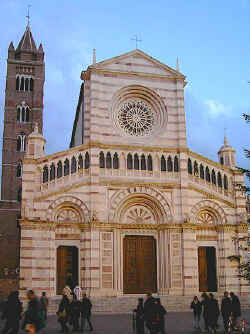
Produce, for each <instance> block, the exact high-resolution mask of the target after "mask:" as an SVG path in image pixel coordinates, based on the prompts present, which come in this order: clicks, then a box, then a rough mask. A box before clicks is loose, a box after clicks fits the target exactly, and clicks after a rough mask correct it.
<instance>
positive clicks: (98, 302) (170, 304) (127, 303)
mask: <svg viewBox="0 0 250 334" xmlns="http://www.w3.org/2000/svg"><path fill="white" fill-rule="evenodd" d="M139 297H140V296H121V297H92V298H91V302H92V304H93V308H92V312H93V313H131V312H132V311H133V309H134V308H135V307H136V305H137V302H138V298H139ZM160 298H161V302H162V305H163V306H164V307H165V308H166V310H167V311H168V312H186V311H191V310H190V303H191V301H192V300H193V296H160ZM60 300H61V297H54V298H51V299H50V304H49V309H48V313H49V314H55V313H56V312H57V310H58V305H59V303H60ZM220 300H221V298H219V303H220ZM240 300H241V306H242V309H249V308H250V296H241V297H240Z"/></svg>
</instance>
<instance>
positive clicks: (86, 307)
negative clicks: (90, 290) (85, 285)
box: [81, 293, 93, 332]
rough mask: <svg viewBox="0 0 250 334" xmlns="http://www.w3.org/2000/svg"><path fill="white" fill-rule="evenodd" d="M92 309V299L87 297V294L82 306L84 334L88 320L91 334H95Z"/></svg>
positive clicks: (84, 296)
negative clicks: (93, 333) (92, 333)
mask: <svg viewBox="0 0 250 334" xmlns="http://www.w3.org/2000/svg"><path fill="white" fill-rule="evenodd" d="M91 309H92V303H91V301H90V299H89V298H88V297H87V295H86V293H84V294H83V298H82V305H81V331H82V332H83V331H84V329H85V323H86V320H87V322H88V325H89V330H90V332H93V326H92V323H91V319H90V318H91Z"/></svg>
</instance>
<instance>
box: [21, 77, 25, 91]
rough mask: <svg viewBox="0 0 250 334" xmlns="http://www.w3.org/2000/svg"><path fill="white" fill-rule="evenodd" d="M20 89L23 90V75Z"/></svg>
mask: <svg viewBox="0 0 250 334" xmlns="http://www.w3.org/2000/svg"><path fill="white" fill-rule="evenodd" d="M20 90H24V77H21V83H20Z"/></svg>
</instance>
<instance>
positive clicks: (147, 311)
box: [144, 292, 155, 330]
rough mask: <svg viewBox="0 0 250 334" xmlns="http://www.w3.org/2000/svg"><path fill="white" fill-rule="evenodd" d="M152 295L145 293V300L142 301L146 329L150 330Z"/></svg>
mask: <svg viewBox="0 0 250 334" xmlns="http://www.w3.org/2000/svg"><path fill="white" fill-rule="evenodd" d="M154 301H155V299H154V297H153V296H152V293H151V292H149V293H147V296H146V300H145V302H144V320H145V324H146V327H147V329H148V330H150V327H151V324H150V321H151V311H152V306H153V304H154Z"/></svg>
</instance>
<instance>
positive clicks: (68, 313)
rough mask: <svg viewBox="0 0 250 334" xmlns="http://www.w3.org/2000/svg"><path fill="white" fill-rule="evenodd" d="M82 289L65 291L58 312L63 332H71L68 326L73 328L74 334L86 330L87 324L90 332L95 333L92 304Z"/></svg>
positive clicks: (66, 288) (67, 287) (76, 288)
mask: <svg viewBox="0 0 250 334" xmlns="http://www.w3.org/2000/svg"><path fill="white" fill-rule="evenodd" d="M81 294H82V293H81V288H80V287H75V288H74V290H73V292H72V290H71V289H70V287H69V286H66V287H65V288H64V289H63V295H62V299H61V301H60V304H59V308H58V311H57V316H58V322H59V323H60V325H61V332H62V333H67V332H68V331H69V327H68V325H71V326H72V331H73V332H78V331H81V332H83V331H84V330H85V325H86V322H87V323H88V326H89V330H90V331H91V332H92V331H93V325H92V323H91V309H92V303H91V301H90V299H89V298H87V295H86V293H83V294H82V298H81Z"/></svg>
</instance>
